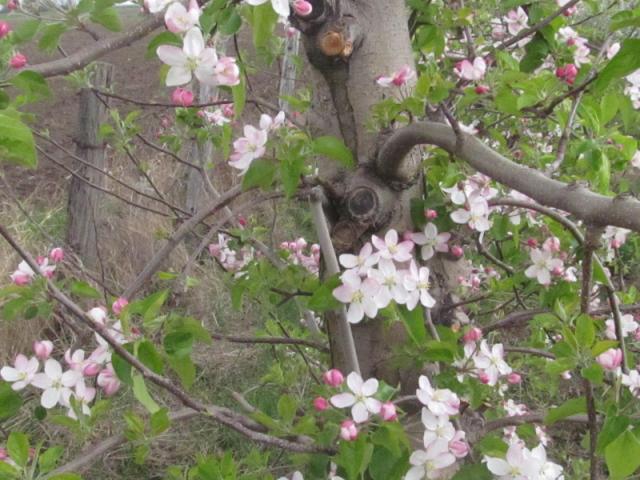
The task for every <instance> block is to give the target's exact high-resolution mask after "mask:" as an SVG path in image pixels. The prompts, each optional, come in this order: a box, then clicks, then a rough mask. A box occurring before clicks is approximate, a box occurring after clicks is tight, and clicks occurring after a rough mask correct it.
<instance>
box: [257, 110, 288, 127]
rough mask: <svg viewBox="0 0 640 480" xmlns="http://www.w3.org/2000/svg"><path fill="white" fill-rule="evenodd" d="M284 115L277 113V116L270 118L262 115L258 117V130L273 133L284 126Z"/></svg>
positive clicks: (280, 112) (264, 114) (281, 112)
mask: <svg viewBox="0 0 640 480" xmlns="http://www.w3.org/2000/svg"><path fill="white" fill-rule="evenodd" d="M284 121H285V113H284V112H283V111H279V112H278V114H277V115H276V116H275V117H273V118H271V116H270V115H267V114H266V113H263V114H262V115H260V130H265V131H268V132H269V131H273V130H277V129H278V128H280V127H281V126H283V125H284Z"/></svg>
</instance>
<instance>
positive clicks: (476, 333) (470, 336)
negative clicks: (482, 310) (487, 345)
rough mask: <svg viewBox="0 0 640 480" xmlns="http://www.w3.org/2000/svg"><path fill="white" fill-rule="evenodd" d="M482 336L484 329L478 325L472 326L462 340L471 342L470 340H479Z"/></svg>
mask: <svg viewBox="0 0 640 480" xmlns="http://www.w3.org/2000/svg"><path fill="white" fill-rule="evenodd" d="M481 338H482V330H480V329H479V328H478V327H471V328H470V329H469V330H467V332H466V333H465V334H464V335H463V337H462V340H464V343H469V342H477V341H478V340H480V339H481Z"/></svg>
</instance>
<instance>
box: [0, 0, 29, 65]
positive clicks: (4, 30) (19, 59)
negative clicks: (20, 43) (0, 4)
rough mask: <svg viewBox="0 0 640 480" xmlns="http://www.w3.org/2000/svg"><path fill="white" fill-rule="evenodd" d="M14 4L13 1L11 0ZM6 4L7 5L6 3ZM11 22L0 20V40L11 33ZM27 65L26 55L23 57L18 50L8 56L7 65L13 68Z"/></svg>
mask: <svg viewBox="0 0 640 480" xmlns="http://www.w3.org/2000/svg"><path fill="white" fill-rule="evenodd" d="M13 5H15V2H13ZM7 6H8V5H7ZM11 30H12V28H11V24H10V23H9V22H5V21H4V20H1V21H0V40H2V39H3V38H5V37H7V36H8V35H9V34H10V33H11ZM26 65H27V57H25V56H24V55H23V54H22V53H20V52H15V51H14V52H13V54H12V55H11V58H9V67H10V68H12V69H14V70H19V69H21V68H24V67H25V66H26Z"/></svg>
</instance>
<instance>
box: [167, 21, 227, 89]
mask: <svg viewBox="0 0 640 480" xmlns="http://www.w3.org/2000/svg"><path fill="white" fill-rule="evenodd" d="M156 53H157V54H158V57H159V58H160V60H162V61H163V62H164V63H166V64H167V65H169V67H170V68H169V72H168V73H167V79H166V84H167V86H168V87H175V86H177V85H184V84H185V83H189V82H190V81H191V77H192V75H195V76H196V78H197V79H198V80H199V81H200V82H202V83H204V84H209V85H215V84H216V77H215V67H216V64H217V63H218V55H217V54H216V51H215V50H214V49H213V48H209V47H205V44H204V38H203V37H202V32H201V31H200V29H199V28H197V27H194V28H192V29H191V30H189V31H188V32H187V34H186V35H185V36H184V43H183V46H182V48H179V47H176V46H174V45H160V46H159V47H158V48H157V50H156Z"/></svg>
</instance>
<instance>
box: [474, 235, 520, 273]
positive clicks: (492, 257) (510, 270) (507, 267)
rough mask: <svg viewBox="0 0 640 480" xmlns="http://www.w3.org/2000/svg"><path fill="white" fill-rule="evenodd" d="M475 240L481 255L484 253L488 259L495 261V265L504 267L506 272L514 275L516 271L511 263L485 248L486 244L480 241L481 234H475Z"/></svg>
mask: <svg viewBox="0 0 640 480" xmlns="http://www.w3.org/2000/svg"><path fill="white" fill-rule="evenodd" d="M474 240H475V242H476V248H477V249H478V253H479V254H480V255H482V256H483V257H485V258H486V259H487V260H489V261H490V262H492V263H494V264H495V265H497V266H498V267H500V268H502V269H503V270H504V271H505V272H507V273H508V274H509V275H513V273H514V269H513V267H512V266H511V265H508V264H506V263H505V262H503V261H502V260H500V259H499V258H498V257H496V256H495V255H493V254H492V253H491V252H490V251H488V250H487V249H486V248H484V245H483V244H482V242H481V241H480V236H479V235H475V236H474Z"/></svg>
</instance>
